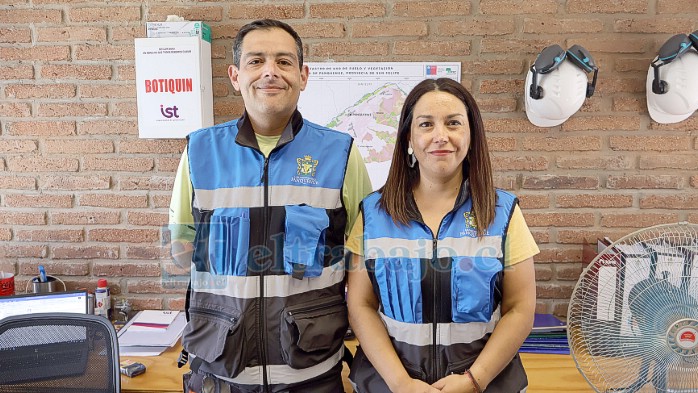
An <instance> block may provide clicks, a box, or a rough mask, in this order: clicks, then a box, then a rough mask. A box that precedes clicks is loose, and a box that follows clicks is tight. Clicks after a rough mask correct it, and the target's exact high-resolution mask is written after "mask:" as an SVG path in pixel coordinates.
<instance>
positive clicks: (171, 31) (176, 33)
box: [145, 21, 211, 43]
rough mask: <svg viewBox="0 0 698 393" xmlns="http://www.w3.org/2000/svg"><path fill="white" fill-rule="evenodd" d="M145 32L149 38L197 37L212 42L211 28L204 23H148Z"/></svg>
mask: <svg viewBox="0 0 698 393" xmlns="http://www.w3.org/2000/svg"><path fill="white" fill-rule="evenodd" d="M145 32H146V37H148V38H167V37H194V36H197V37H201V39H202V40H204V41H208V42H209V43H210V42H211V28H210V27H209V26H208V25H207V24H206V23H204V22H202V21H183V22H146V24H145Z"/></svg>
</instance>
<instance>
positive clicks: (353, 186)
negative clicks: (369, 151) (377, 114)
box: [342, 144, 373, 236]
mask: <svg viewBox="0 0 698 393" xmlns="http://www.w3.org/2000/svg"><path fill="white" fill-rule="evenodd" d="M371 192H373V187H372V186H371V179H370V178H369V177H368V171H367V170H366V164H365V163H364V159H363V158H362V157H361V153H359V151H358V149H357V148H356V146H355V145H354V144H352V145H351V151H350V152H349V162H347V173H346V174H345V176H344V185H343V186H342V201H343V202H344V207H345V208H346V209H347V226H346V228H345V230H344V234H345V235H347V236H349V234H350V233H351V230H352V228H353V227H354V226H355V222H356V220H357V216H358V214H359V204H360V203H361V200H362V199H364V197H366V195H368V194H370V193H371ZM361 227H362V228H363V225H361Z"/></svg>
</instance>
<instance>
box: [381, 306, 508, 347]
mask: <svg viewBox="0 0 698 393" xmlns="http://www.w3.org/2000/svg"><path fill="white" fill-rule="evenodd" d="M378 314H379V315H380V317H381V319H383V323H384V324H385V327H386V329H387V330H388V335H390V337H392V338H393V339H395V340H396V341H400V342H403V343H405V344H409V345H416V346H425V345H433V344H434V339H433V337H434V335H433V334H432V332H433V329H434V326H433V325H432V324H431V323H405V322H400V321H396V320H395V319H392V318H390V317H387V316H386V315H385V314H383V313H381V312H379V313H378ZM500 317H501V315H500V309H499V307H497V309H496V310H494V312H493V313H492V319H491V320H490V321H489V322H486V323H485V322H470V323H439V324H437V326H436V332H437V334H438V335H439V337H438V339H437V341H436V343H437V344H439V345H453V344H461V343H463V344H468V343H471V342H473V341H476V340H479V339H481V338H482V337H484V336H485V335H486V334H487V333H492V331H494V327H495V325H496V324H497V322H498V321H499V318H500Z"/></svg>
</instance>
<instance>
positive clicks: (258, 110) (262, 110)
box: [228, 28, 308, 119]
mask: <svg viewBox="0 0 698 393" xmlns="http://www.w3.org/2000/svg"><path fill="white" fill-rule="evenodd" d="M241 52H242V53H241V55H240V67H239V68H238V67H236V66H235V65H231V66H230V68H229V69H228V75H229V77H230V81H231V82H232V84H233V87H234V88H235V89H236V90H238V91H240V93H241V94H242V98H243V100H244V101H245V109H246V110H247V113H248V114H249V115H250V116H252V118H258V119H261V118H262V117H264V116H280V117H290V116H291V115H292V114H293V111H294V110H295V109H296V105H297V104H298V97H299V96H300V92H301V91H303V90H304V89H305V85H306V83H307V82H308V67H307V66H305V65H304V66H303V67H302V68H301V67H300V66H299V59H298V55H297V50H296V42H295V41H294V40H293V37H291V36H290V35H289V34H288V33H287V32H285V31H284V30H282V29H279V28H271V29H260V30H254V31H251V32H249V33H247V35H246V36H245V38H244V39H243V41H242V51H241Z"/></svg>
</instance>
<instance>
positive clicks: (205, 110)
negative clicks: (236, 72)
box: [135, 22, 213, 138]
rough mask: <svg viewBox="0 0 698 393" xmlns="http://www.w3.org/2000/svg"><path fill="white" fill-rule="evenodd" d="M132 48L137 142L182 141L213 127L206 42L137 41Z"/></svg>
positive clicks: (196, 39)
mask: <svg viewBox="0 0 698 393" xmlns="http://www.w3.org/2000/svg"><path fill="white" fill-rule="evenodd" d="M167 23H176V22H167ZM135 50H136V61H135V64H136V84H137V86H136V98H137V103H138V136H139V137H140V138H183V137H186V136H187V135H188V134H189V133H190V132H192V131H196V130H198V129H199V128H203V127H210V126H212V125H213V87H212V80H211V43H210V42H207V41H204V40H203V39H202V38H201V37H200V36H189V37H171V38H136V40H135Z"/></svg>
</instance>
